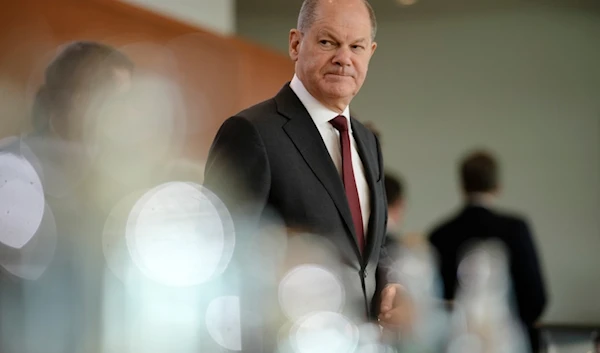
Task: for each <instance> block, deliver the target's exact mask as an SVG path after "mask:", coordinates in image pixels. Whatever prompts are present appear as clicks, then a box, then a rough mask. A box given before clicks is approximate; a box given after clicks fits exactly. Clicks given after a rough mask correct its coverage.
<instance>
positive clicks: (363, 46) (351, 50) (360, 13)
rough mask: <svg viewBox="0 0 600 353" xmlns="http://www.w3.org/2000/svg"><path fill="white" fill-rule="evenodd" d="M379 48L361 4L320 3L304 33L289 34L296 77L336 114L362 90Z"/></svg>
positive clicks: (351, 0) (356, 0)
mask: <svg viewBox="0 0 600 353" xmlns="http://www.w3.org/2000/svg"><path fill="white" fill-rule="evenodd" d="M376 47H377V44H376V43H375V42H373V41H372V40H371V20H370V17H369V11H368V10H367V7H366V6H365V4H364V3H363V1H362V0H328V1H321V2H320V3H319V5H318V8H317V11H316V18H315V21H314V22H313V23H312V25H311V26H310V28H308V29H307V30H306V32H305V33H301V32H300V31H298V30H296V29H293V30H291V31H290V57H291V58H292V60H293V61H294V62H295V65H296V74H297V75H298V77H299V78H300V80H301V81H302V83H303V84H304V86H305V87H306V89H307V90H308V91H309V92H310V94H311V95H313V96H314V97H315V98H316V99H317V100H319V101H320V102H321V103H323V104H324V105H325V106H327V107H328V108H330V109H333V110H336V111H342V110H343V109H345V108H346V106H347V105H348V104H350V101H351V100H352V98H353V97H354V96H355V95H356V94H357V93H358V91H359V90H360V87H361V86H362V85H363V82H364V81H365V78H366V76H367V70H368V67H369V61H370V59H371V56H372V55H373V53H374V52H375V48H376Z"/></svg>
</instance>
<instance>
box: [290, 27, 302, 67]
mask: <svg viewBox="0 0 600 353" xmlns="http://www.w3.org/2000/svg"><path fill="white" fill-rule="evenodd" d="M301 40H302V33H300V31H299V30H297V29H292V30H290V45H289V52H290V58H291V59H292V61H293V62H296V61H297V60H298V53H299V52H300V45H301V44H300V42H301Z"/></svg>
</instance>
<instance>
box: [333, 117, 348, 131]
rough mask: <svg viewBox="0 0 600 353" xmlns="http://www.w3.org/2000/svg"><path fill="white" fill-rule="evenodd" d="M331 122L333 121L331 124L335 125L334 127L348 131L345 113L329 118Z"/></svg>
mask: <svg viewBox="0 0 600 353" xmlns="http://www.w3.org/2000/svg"><path fill="white" fill-rule="evenodd" d="M329 122H330V123H331V125H333V127H334V128H336V129H337V130H338V131H340V132H346V131H348V119H346V117H344V116H343V115H338V116H336V117H335V118H333V119H331V120H329Z"/></svg>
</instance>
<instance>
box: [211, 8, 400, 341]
mask: <svg viewBox="0 0 600 353" xmlns="http://www.w3.org/2000/svg"><path fill="white" fill-rule="evenodd" d="M375 32H376V20H375V15H374V12H373V10H372V8H371V6H370V5H369V3H368V2H367V1H364V0H333V1H323V0H305V1H304V2H303V4H302V7H301V10H300V13H299V16H298V26H297V29H292V30H291V31H290V33H289V54H290V57H291V59H292V60H293V62H294V64H295V75H294V77H293V78H292V81H291V82H290V83H288V84H286V85H285V86H284V87H283V88H282V89H281V90H280V91H279V93H278V94H277V95H276V96H275V97H273V98H272V99H269V100H267V101H265V102H262V103H260V104H258V105H255V106H253V107H250V108H248V109H246V110H244V111H242V112H240V113H238V114H237V115H235V116H234V117H231V118H230V119H228V120H226V121H225V122H224V123H223V125H222V126H221V128H220V130H219V131H218V133H217V136H216V137H215V139H214V142H213V144H212V147H211V149H210V153H209V156H208V160H207V164H206V172H205V184H204V185H205V186H206V187H207V188H209V189H210V190H213V191H214V192H216V193H217V194H218V195H219V196H220V197H221V198H222V199H223V201H224V202H225V204H226V205H227V206H228V208H229V210H230V211H231V213H232V215H233V216H234V218H236V219H238V222H237V225H238V227H237V239H238V242H237V248H236V249H237V250H236V251H237V252H238V255H237V257H238V259H239V258H243V257H244V255H241V254H240V253H239V252H240V251H242V249H243V248H245V246H244V244H248V242H252V229H255V228H256V227H257V226H258V225H260V224H261V223H265V222H268V220H267V219H266V217H264V215H265V210H267V209H272V210H273V211H274V212H275V213H277V214H278V215H279V216H280V217H281V218H282V220H283V223H284V224H285V226H286V228H292V229H294V228H300V229H303V230H305V231H306V232H309V233H312V234H317V235H319V236H322V237H325V238H326V239H327V240H328V241H329V242H331V243H332V244H333V245H334V247H335V249H336V250H335V251H336V253H335V255H334V256H335V257H336V260H337V262H339V264H341V265H342V266H343V268H342V270H341V273H340V277H341V281H342V282H343V283H344V290H345V305H344V307H343V308H342V314H344V315H345V316H346V317H349V318H350V319H351V320H353V321H363V322H364V321H367V320H369V319H375V318H377V317H378V316H379V319H381V324H383V325H390V326H397V325H398V324H399V323H401V322H402V320H403V319H404V316H403V304H405V303H404V302H403V301H402V294H401V288H400V286H399V285H397V284H395V282H394V280H393V278H390V277H388V276H383V277H382V278H383V281H384V283H380V284H381V287H382V288H383V290H382V291H383V294H382V298H383V299H382V301H381V302H380V303H376V305H375V306H374V307H375V310H372V309H371V301H372V299H373V296H374V294H375V291H376V285H377V283H376V276H375V273H376V271H377V270H379V271H383V272H386V270H387V269H388V268H389V266H391V263H390V260H391V259H390V258H389V256H388V255H387V253H386V252H385V251H382V248H384V247H385V234H386V223H387V205H386V203H385V195H384V193H385V190H384V177H383V175H384V169H383V162H382V157H381V150H380V147H379V143H378V141H377V138H376V137H375V136H374V135H373V133H371V132H370V131H369V130H368V129H367V128H365V127H364V126H363V125H362V124H361V123H360V122H358V121H357V120H356V119H354V118H353V117H351V116H350V114H349V104H350V102H351V100H352V99H353V97H354V96H355V95H356V94H357V93H358V92H359V90H360V88H361V86H362V84H363V82H364V80H365V78H366V75H367V68H368V65H369V61H370V59H371V56H372V55H373V53H374V52H375V49H376V47H377V45H376V43H375V42H374V39H375ZM240 219H245V220H246V223H245V225H242V223H241V222H240V221H239V220H240ZM247 257H248V258H247V259H246V261H252V260H251V256H247ZM245 276H246V277H247V279H246V286H245V287H244V293H243V296H245V297H246V299H242V312H244V310H249V309H250V308H249V307H256V306H257V304H256V299H257V298H259V297H260V298H265V294H264V289H263V288H252V283H251V282H252V279H251V278H252V275H245ZM254 276H260V274H254ZM254 296H256V298H254ZM253 298H254V299H255V300H254V301H252V299H253ZM245 300H246V301H245ZM246 306H248V307H246ZM276 309H277V308H276V307H272V308H271V309H270V310H276ZM242 320H244V318H242ZM248 321H251V322H250V323H249V324H247V326H246V325H244V324H242V326H243V329H246V328H247V327H248V326H251V325H255V322H252V321H254V320H250V319H249V320H248ZM245 334H247V335H250V334H249V333H248V332H245ZM259 336H260V335H253V336H252V337H251V338H252V339H253V340H254V342H258V339H257V337H259ZM265 336H266V337H265V340H270V341H272V340H273V335H269V334H265ZM244 341H245V342H244V343H243V346H244V347H243V351H245V352H246V351H256V349H263V351H271V350H270V349H269V348H267V347H264V348H263V347H260V346H259V347H250V346H248V342H247V340H244ZM265 345H266V346H268V344H265Z"/></svg>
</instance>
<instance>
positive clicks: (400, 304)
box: [379, 283, 415, 332]
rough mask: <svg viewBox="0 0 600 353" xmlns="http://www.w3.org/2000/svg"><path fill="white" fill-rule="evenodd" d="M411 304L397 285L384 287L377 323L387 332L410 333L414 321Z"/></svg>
mask: <svg viewBox="0 0 600 353" xmlns="http://www.w3.org/2000/svg"><path fill="white" fill-rule="evenodd" d="M414 311H415V308H414V305H413V302H412V300H411V298H410V296H409V295H408V293H407V292H406V290H405V289H404V287H402V286H401V285H399V284H396V283H393V284H388V285H387V286H385V288H384V289H383V291H382V292H381V306H380V310H379V323H380V325H382V326H383V327H384V328H386V329H389V330H400V331H404V332H406V331H410V328H411V327H412V325H413V323H414V320H415V312H414Z"/></svg>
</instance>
